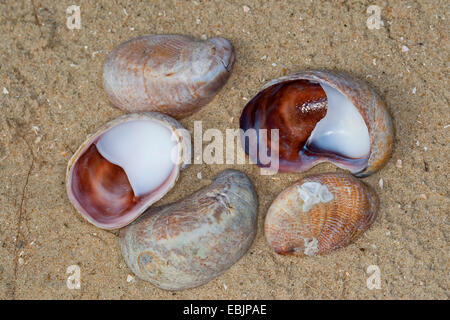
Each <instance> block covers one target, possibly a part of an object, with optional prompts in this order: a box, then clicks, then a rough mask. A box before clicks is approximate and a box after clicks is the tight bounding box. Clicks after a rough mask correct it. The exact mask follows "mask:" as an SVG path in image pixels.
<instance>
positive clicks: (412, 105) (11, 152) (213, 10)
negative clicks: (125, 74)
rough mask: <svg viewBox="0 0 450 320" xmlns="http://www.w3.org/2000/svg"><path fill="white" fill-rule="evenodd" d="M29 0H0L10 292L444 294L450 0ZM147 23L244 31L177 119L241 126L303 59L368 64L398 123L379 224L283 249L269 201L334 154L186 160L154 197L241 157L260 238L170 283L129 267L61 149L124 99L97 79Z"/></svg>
mask: <svg viewBox="0 0 450 320" xmlns="http://www.w3.org/2000/svg"><path fill="white" fill-rule="evenodd" d="M32 2H33V1H25V0H22V1H16V0H7V1H2V2H1V3H0V34H1V39H2V41H1V43H2V44H1V46H0V108H1V117H0V127H1V134H0V181H1V183H0V208H1V209H0V298H2V299H27V298H31V299H41V298H44V299H57V298H62V299H79V298H83V299H388V298H392V299H410V298H414V299H433V298H437V299H447V298H448V297H449V269H450V268H449V242H448V236H449V224H448V213H449V207H450V206H449V204H450V201H449V188H448V181H449V180H448V178H449V169H448V164H449V148H448V145H449V138H448V137H449V130H450V117H449V114H450V112H449V108H448V99H449V90H448V69H447V66H448V62H449V54H448V53H449V52H450V51H449V42H448V33H447V32H448V27H449V25H448V16H446V12H448V9H449V7H448V2H447V1H431V0H430V1H424V0H423V1H393V0H392V1H320V2H319V1H289V2H287V1H286V2H284V1H283V2H282V1H252V0H246V1H200V0H197V1H167V0H160V1H148V2H147V3H141V2H138V1H114V3H113V2H112V1H111V2H109V1H102V2H101V1H94V0H92V1H81V0H78V1H66V0H64V1H44V0H35V1H34V3H35V10H33V6H32ZM72 4H77V5H79V6H80V8H81V29H80V30H77V29H74V30H69V29H68V28H67V27H66V8H67V7H68V6H70V5H72ZM372 4H376V5H378V6H379V7H380V8H381V18H382V21H383V23H384V25H381V26H380V28H379V29H369V28H368V27H367V25H366V21H367V19H368V18H369V16H370V14H368V13H367V12H366V10H367V8H368V7H369V6H370V5H372ZM244 6H246V7H244ZM149 33H183V34H190V35H193V36H196V37H201V36H206V37H213V36H223V37H226V38H228V39H229V40H230V41H231V42H232V43H233V45H234V47H235V50H236V56H237V60H236V64H235V67H234V70H233V74H232V76H231V78H230V80H229V81H228V83H227V84H226V86H225V87H224V88H223V89H222V91H220V93H219V94H218V95H217V97H216V98H215V99H214V101H212V102H211V103H210V104H209V105H208V106H206V107H205V108H203V109H202V110H201V111H199V112H197V113H195V114H194V115H192V116H190V117H188V118H185V119H183V120H182V121H181V122H182V124H183V125H184V126H185V127H187V128H188V129H190V130H192V129H193V123H194V121H200V120H201V121H203V129H204V130H206V129H208V128H218V129H220V130H222V131H223V132H224V131H225V129H226V128H237V127H238V125H239V124H238V119H239V116H240V113H241V110H242V108H243V106H244V104H245V102H246V100H247V99H249V98H251V97H252V96H253V95H255V94H256V93H257V92H258V90H259V88H260V87H261V86H262V85H263V84H264V83H265V82H267V81H269V80H271V79H273V78H276V77H279V76H281V75H284V74H287V73H291V72H294V71H298V70H302V69H307V68H325V69H336V70H343V71H347V72H350V73H352V74H354V75H356V76H357V77H359V78H361V79H365V80H367V81H368V82H369V83H370V84H371V85H372V86H373V87H374V88H375V89H376V90H377V91H378V92H379V94H380V95H381V96H382V97H383V98H384V99H385V101H386V102H387V105H388V106H389V110H390V112H391V114H392V116H393V119H394V124H395V129H396V138H395V148H394V153H393V155H392V158H391V159H390V161H389V162H388V163H387V165H386V166H385V167H384V168H383V169H382V170H381V171H379V172H377V173H376V174H374V175H372V176H370V177H368V178H365V179H364V182H366V183H368V184H369V185H371V186H372V187H374V188H375V190H376V192H377V193H378V195H379V198H380V203H381V205H380V210H379V216H378V217H377V219H376V221H375V223H374V224H373V225H372V226H371V228H370V229H369V230H368V231H367V232H366V233H365V234H364V235H363V236H361V237H360V238H358V239H357V240H356V241H355V242H354V243H352V244H351V245H349V246H348V247H346V248H344V249H341V250H339V251H336V252H335V253H332V254H329V255H326V256H321V257H314V258H299V257H285V256H279V255H276V254H275V253H273V252H272V251H271V249H270V248H269V247H268V246H267V244H266V241H265V238H264V234H263V224H264V217H265V214H266V211H267V209H268V207H269V205H270V203H271V202H272V201H273V199H274V198H275V197H276V196H277V194H278V193H280V192H281V191H282V190H283V189H284V188H286V187H287V186H289V185H290V184H292V183H293V182H294V181H296V180H297V179H299V178H300V177H303V176H304V175H306V174H310V173H317V172H325V171H338V169H336V167H334V166H333V165H329V164H322V165H319V166H316V167H315V168H313V169H312V170H310V171H309V172H307V173H302V174H282V175H281V174H280V175H275V176H264V175H260V172H259V169H258V168H257V167H256V166H254V165H250V164H247V165H206V164H203V165H192V166H190V167H189V168H188V169H187V170H185V171H184V172H183V173H182V175H181V178H180V180H179V182H178V184H177V185H176V187H175V188H174V189H172V190H171V191H170V192H169V193H168V194H167V195H166V196H165V197H164V198H163V199H162V200H161V201H159V203H158V204H164V203H168V202H171V201H174V200H177V199H180V198H182V197H184V196H185V195H187V194H190V193H191V192H193V191H195V190H197V189H199V188H201V187H203V186H205V185H207V184H208V183H209V182H210V180H211V179H213V178H214V176H215V175H216V174H217V173H218V172H220V171H221V170H223V169H224V168H235V169H238V170H242V171H244V172H245V173H247V174H248V175H249V176H250V177H251V179H252V181H253V182H254V184H255V185H256V189H257V193H258V197H259V204H260V205H259V213H258V215H259V216H258V231H257V236H256V238H255V241H254V243H253V245H252V247H251V248H250V250H249V251H248V253H247V254H246V255H245V256H244V257H243V258H242V259H240V260H239V261H238V262H237V263H236V264H235V265H233V266H232V267H231V268H230V269H229V270H228V271H227V272H226V273H225V274H223V275H222V276H220V277H218V278H216V279H215V280H213V281H211V282H209V283H208V284H206V285H204V286H201V287H198V288H194V289H190V290H185V291H180V292H168V291H164V290H161V289H158V288H156V287H154V286H152V285H151V284H149V283H146V282H144V281H141V280H139V279H137V278H134V277H133V275H132V274H131V271H130V270H129V269H128V267H127V266H126V265H125V263H124V261H123V260H122V257H121V253H120V250H119V247H118V241H117V232H109V231H104V230H100V229H97V228H96V227H94V226H93V225H91V224H89V223H87V222H86V221H85V220H83V219H82V217H81V216H80V215H79V214H78V213H77V212H76V210H75V209H74V208H73V206H72V205H71V204H70V202H69V200H68V198H67V196H66V191H65V186H64V181H65V170H66V165H67V162H68V160H69V158H70V157H71V155H72V153H73V151H74V150H76V148H78V146H79V145H80V144H81V143H82V142H83V141H84V140H85V139H86V137H87V135H89V134H91V133H93V132H95V131H96V130H97V129H98V128H99V127H101V126H102V125H103V124H105V123H106V122H107V121H109V120H112V119H114V118H116V117H118V116H120V115H122V114H123V112H122V111H120V110H118V109H116V108H114V107H113V106H112V105H111V104H110V102H109V101H108V98H107V96H106V94H105V92H104V90H103V88H102V69H103V65H104V62H105V59H106V56H107V54H108V53H109V52H110V51H111V50H112V49H113V48H114V47H115V46H117V45H118V44H119V43H121V42H123V41H125V40H128V39H130V38H133V37H136V36H139V35H144V34H149ZM199 172H201V177H202V179H199V178H198V173H199ZM381 181H383V183H382V184H381V183H380V182H381ZM381 186H382V187H381ZM71 265H77V266H79V268H80V277H81V278H80V279H81V288H80V289H78V290H77V289H69V288H68V287H67V285H66V280H67V277H68V276H69V274H67V273H66V271H67V268H68V267H69V266H71ZM371 265H376V266H378V268H379V270H380V277H381V287H380V289H376V288H373V289H369V288H368V286H367V285H366V281H367V279H368V278H369V277H370V275H371V274H372V273H373V272H374V271H370V270H371V269H369V271H370V272H369V273H368V272H367V268H368V267H369V266H371ZM127 280H128V281H127Z"/></svg>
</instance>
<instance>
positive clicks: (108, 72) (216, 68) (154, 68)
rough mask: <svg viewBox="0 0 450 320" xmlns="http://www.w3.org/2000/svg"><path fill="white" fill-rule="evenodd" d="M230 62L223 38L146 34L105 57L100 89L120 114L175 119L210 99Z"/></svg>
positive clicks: (226, 74) (230, 51)
mask: <svg viewBox="0 0 450 320" xmlns="http://www.w3.org/2000/svg"><path fill="white" fill-rule="evenodd" d="M233 62H234V51H233V47H232V45H231V44H230V42H229V41H228V40H226V39H223V38H211V39H208V40H205V41H203V40H198V39H195V38H193V37H190V36H185V35H147V36H142V37H138V38H135V39H131V40H129V41H126V42H124V43H122V44H121V45H119V46H118V47H117V48H116V49H114V50H113V51H112V52H111V53H110V55H109V56H108V59H107V61H106V64H105V68H104V72H103V86H104V88H105V90H106V93H107V94H108V96H109V98H110V100H111V102H112V103H113V104H114V105H115V106H116V107H118V108H120V109H123V110H125V111H128V112H139V111H159V112H163V113H166V114H169V115H170V116H172V117H175V118H177V119H179V118H182V117H186V116H188V115H190V114H192V113H194V112H195V111H197V110H198V109H200V108H201V107H202V106H204V105H206V104H207V103H208V102H210V101H211V100H212V99H213V98H214V96H215V95H216V94H217V92H218V91H219V90H220V89H221V88H222V86H223V85H224V84H225V83H226V81H227V80H228V78H229V76H230V74H231V70H232V67H233Z"/></svg>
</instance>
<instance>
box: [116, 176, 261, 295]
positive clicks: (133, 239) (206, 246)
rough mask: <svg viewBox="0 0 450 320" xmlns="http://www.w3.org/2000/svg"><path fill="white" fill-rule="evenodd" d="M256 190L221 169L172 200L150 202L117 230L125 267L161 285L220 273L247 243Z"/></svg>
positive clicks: (177, 286) (191, 282)
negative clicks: (154, 205)
mask: <svg viewBox="0 0 450 320" xmlns="http://www.w3.org/2000/svg"><path fill="white" fill-rule="evenodd" d="M256 220H257V196H256V193H255V191H254V188H253V185H252V183H251V181H250V180H249V178H248V177H247V176H246V175H245V174H244V173H242V172H239V171H236V170H225V171H222V172H221V173H220V174H219V175H217V177H216V178H215V180H214V182H213V183H212V184H211V185H209V186H207V187H205V188H203V189H201V190H199V191H197V192H195V193H194V194H192V195H190V196H188V197H186V198H184V199H182V200H180V201H177V202H175V203H172V204H169V205H166V206H162V207H157V208H151V209H149V210H148V211H147V212H145V213H144V214H143V215H142V216H141V217H140V218H139V219H138V220H136V221H135V222H133V223H132V224H130V225H129V226H127V227H126V228H124V229H122V230H121V233H120V240H119V243H120V247H121V249H122V254H123V257H124V259H125V261H126V263H127V265H128V266H129V267H130V269H131V270H132V271H133V272H134V273H135V274H136V275H137V276H138V277H139V278H141V279H143V280H146V281H149V282H151V283H152V284H154V285H156V286H158V287H160V288H162V289H166V290H181V289H187V288H192V287H196V286H200V285H202V284H205V283H207V282H209V281H210V280H212V279H214V278H215V277H217V276H219V275H220V274H222V273H224V272H225V271H226V270H227V269H228V268H229V267H230V266H231V265H233V264H234V263H235V262H236V261H237V260H238V259H239V258H240V257H242V256H243V255H244V254H245V252H246V251H247V250H248V249H249V247H250V245H251V243H252V241H253V239H254V237H255V234H256Z"/></svg>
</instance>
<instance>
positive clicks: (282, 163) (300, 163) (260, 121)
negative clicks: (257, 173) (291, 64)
mask: <svg viewBox="0 0 450 320" xmlns="http://www.w3.org/2000/svg"><path fill="white" fill-rule="evenodd" d="M294 81H295V82H301V81H303V82H304V83H308V82H309V83H312V84H325V85H328V86H330V87H332V88H334V89H336V90H338V91H339V92H340V93H341V94H343V95H344V96H345V97H346V98H347V99H349V100H350V101H351V102H352V103H353V105H354V106H355V107H356V108H357V110H358V111H359V113H360V114H361V116H362V118H363V120H364V122H365V124H366V126H367V129H368V134H369V138H370V151H369V153H368V155H367V156H364V158H361V159H352V158H345V157H341V156H338V155H336V154H332V153H330V152H322V153H321V152H319V153H314V152H311V150H309V151H307V152H302V151H300V152H299V150H297V149H295V148H296V147H299V148H300V150H302V147H303V146H304V141H297V139H298V138H297V137H295V136H291V137H289V135H290V134H291V132H293V131H302V132H304V131H306V130H303V129H304V128H302V127H296V128H290V126H291V125H292V123H294V125H293V126H297V125H298V121H296V120H292V121H290V123H283V121H284V120H283V121H281V124H279V127H278V129H279V130H280V159H279V171H280V172H296V171H298V172H303V171H306V170H308V169H310V168H311V167H313V166H314V165H316V164H318V163H321V162H325V161H329V162H332V163H334V164H335V165H337V166H339V167H340V168H343V169H347V170H350V171H351V172H352V173H353V174H355V175H356V176H358V177H366V176H369V175H371V174H372V173H374V172H376V171H378V170H379V169H380V168H381V167H383V166H384V164H385V163H386V162H387V161H388V160H389V158H390V156H391V154H392V148H393V143H394V127H393V124H392V119H391V116H390V115H389V112H388V110H387V107H386V104H385V103H384V102H383V100H382V99H381V98H380V97H379V95H378V94H377V93H376V92H375V90H374V89H373V88H371V87H370V86H369V85H368V84H367V83H366V82H364V81H362V80H360V79H357V78H356V77H353V76H351V75H349V74H347V73H345V72H340V71H328V70H307V71H300V72H296V73H293V74H290V75H286V76H283V77H280V78H278V79H274V80H272V81H270V82H268V83H267V84H265V85H264V86H263V87H262V89H261V90H260V91H259V92H258V94H257V95H256V96H255V97H254V98H252V99H251V100H250V101H249V102H248V103H247V104H246V106H245V107H244V110H243V112H242V115H241V119H240V127H241V129H243V130H244V131H246V130H248V129H257V130H258V129H274V128H275V127H273V125H274V124H273V123H271V124H269V121H272V122H273V119H272V118H273V114H274V113H275V115H277V113H278V115H277V116H279V112H278V111H276V112H274V111H273V107H272V106H270V107H269V106H267V104H268V103H267V101H268V100H270V99H273V98H274V96H275V95H277V94H278V90H279V89H280V85H282V84H289V83H292V82H294ZM320 90H322V89H320ZM311 91H312V92H310V94H311V96H310V97H308V98H307V99H315V98H314V95H317V92H313V90H311ZM283 99H284V101H288V100H289V99H293V98H292V97H284V98H283ZM261 100H262V101H261ZM269 105H270V104H269ZM293 105H294V106H295V104H293ZM268 110H272V111H270V112H271V115H272V116H269V111H268ZM283 112H286V110H284V111H283ZM289 112H291V113H292V114H291V115H290V116H288V117H286V116H284V117H285V118H288V119H293V118H296V117H297V114H298V107H297V106H296V107H295V108H292V110H291V111H289ZM308 117H310V118H308ZM320 117H323V115H321V116H320ZM320 117H319V119H320ZM305 118H306V120H305V126H304V127H305V129H306V127H308V126H309V127H311V130H312V128H314V125H315V122H316V121H318V119H313V116H306V117H305ZM277 121H278V122H280V120H277ZM308 122H309V123H308ZM312 123H314V125H312ZM304 135H306V133H302V134H300V136H302V137H303V136H304ZM308 135H309V134H308ZM306 138H307V137H306ZM283 140H284V141H283ZM261 141H263V140H261ZM261 141H259V144H260V143H261ZM286 142H287V143H286ZM243 145H244V149H245V151H246V153H247V154H249V155H250V157H251V158H252V157H253V158H255V159H253V162H255V163H257V164H258V165H259V166H262V165H261V164H260V161H259V158H258V157H259V155H256V156H252V155H251V154H250V153H249V149H251V148H250V147H249V145H248V143H247V144H246V143H244V141H243ZM286 145H288V146H286ZM284 149H287V150H284ZM293 149H295V150H293ZM284 151H285V152H284ZM283 152H284V153H289V154H295V155H296V157H295V158H292V157H291V158H289V159H288V158H283V157H282V154H283ZM267 167H269V165H267Z"/></svg>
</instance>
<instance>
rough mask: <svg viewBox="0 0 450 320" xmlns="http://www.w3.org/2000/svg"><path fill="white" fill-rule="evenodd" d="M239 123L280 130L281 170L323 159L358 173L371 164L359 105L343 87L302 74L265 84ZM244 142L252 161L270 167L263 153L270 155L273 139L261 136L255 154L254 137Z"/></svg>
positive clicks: (297, 168) (301, 168)
mask: <svg viewBox="0 0 450 320" xmlns="http://www.w3.org/2000/svg"><path fill="white" fill-rule="evenodd" d="M240 127H241V129H243V130H244V131H245V130H248V129H256V130H260V129H267V130H269V131H270V130H273V129H278V130H279V146H278V151H279V152H278V154H279V170H280V171H282V172H283V171H284V172H286V171H287V172H291V171H305V170H307V169H309V168H310V167H312V166H313V165H315V164H316V163H319V162H322V161H324V160H326V161H330V162H333V163H335V164H336V165H337V166H339V167H341V168H346V169H349V170H351V171H352V172H358V171H361V170H362V169H364V168H365V167H366V166H367V162H368V158H369V155H370V147H371V145H370V135H369V129H368V126H367V124H366V122H365V120H364V118H363V115H362V114H361V113H360V110H359V109H358V108H357V107H356V106H355V105H354V104H353V102H352V101H351V100H350V99H349V98H348V97H347V96H345V95H344V94H343V93H342V92H340V91H339V90H337V89H335V88H333V87H331V86H330V85H327V84H325V83H318V82H313V81H309V80H306V79H298V80H287V81H281V82H278V83H275V84H273V85H271V86H269V87H267V88H265V89H264V90H262V91H260V92H259V93H258V94H257V95H256V96H255V97H254V98H253V99H252V100H251V101H249V102H248V103H247V105H246V106H245V108H244V110H243V112H242V115H241V119H240ZM267 136H268V137H269V136H270V134H269V132H268V133H267ZM242 143H243V144H244V149H245V151H246V153H247V154H249V155H250V157H252V160H253V161H254V162H256V163H257V164H258V165H259V166H261V167H271V164H270V163H269V164H267V161H262V159H263V158H262V156H261V155H264V154H267V156H268V158H270V155H269V152H268V150H270V149H273V148H272V147H269V146H271V143H272V142H271V140H270V138H267V139H265V140H263V139H260V140H259V141H257V143H258V149H260V150H258V156H257V159H253V158H255V157H254V156H252V155H251V154H250V150H251V149H252V147H251V146H250V143H251V142H249V141H242ZM261 148H264V149H262V150H261ZM260 157H261V159H260ZM263 162H264V163H263Z"/></svg>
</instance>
